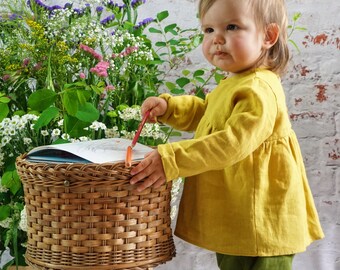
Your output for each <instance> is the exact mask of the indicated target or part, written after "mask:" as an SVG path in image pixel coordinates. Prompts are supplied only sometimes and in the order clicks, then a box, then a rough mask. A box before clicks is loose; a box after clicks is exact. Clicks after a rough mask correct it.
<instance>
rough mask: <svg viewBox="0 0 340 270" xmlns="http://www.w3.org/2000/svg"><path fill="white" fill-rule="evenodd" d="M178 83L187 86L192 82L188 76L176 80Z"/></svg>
mask: <svg viewBox="0 0 340 270" xmlns="http://www.w3.org/2000/svg"><path fill="white" fill-rule="evenodd" d="M176 83H177V84H178V85H179V86H180V87H181V88H182V87H184V86H186V85H187V84H188V83H190V80H189V79H188V78H185V77H181V78H179V79H177V80H176Z"/></svg>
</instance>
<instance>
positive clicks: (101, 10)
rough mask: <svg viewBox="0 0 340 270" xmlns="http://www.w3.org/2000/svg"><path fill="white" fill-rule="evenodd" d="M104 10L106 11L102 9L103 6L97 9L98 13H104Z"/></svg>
mask: <svg viewBox="0 0 340 270" xmlns="http://www.w3.org/2000/svg"><path fill="white" fill-rule="evenodd" d="M103 10H104V8H103V7H101V6H99V7H97V8H96V11H97V13H102V12H103Z"/></svg>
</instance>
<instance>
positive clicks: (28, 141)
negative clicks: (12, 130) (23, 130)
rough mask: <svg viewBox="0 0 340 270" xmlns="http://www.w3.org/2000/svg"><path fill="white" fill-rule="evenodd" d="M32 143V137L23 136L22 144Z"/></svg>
mask: <svg viewBox="0 0 340 270" xmlns="http://www.w3.org/2000/svg"><path fill="white" fill-rule="evenodd" d="M31 143H32V139H31V138H24V144H25V145H30V144H31Z"/></svg>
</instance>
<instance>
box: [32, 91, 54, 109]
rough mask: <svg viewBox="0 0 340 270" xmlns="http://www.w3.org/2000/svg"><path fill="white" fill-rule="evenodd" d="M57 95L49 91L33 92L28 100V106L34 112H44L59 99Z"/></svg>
mask: <svg viewBox="0 0 340 270" xmlns="http://www.w3.org/2000/svg"><path fill="white" fill-rule="evenodd" d="M57 96H58V95H57V93H56V92H54V91H53V90H49V89H40V90H37V91H35V92H33V93H32V94H31V95H30V97H29V98H28V106H29V107H30V108H31V109H32V110H36V111H39V112H41V111H43V110H45V109H46V108H48V107H50V106H51V105H52V104H53V103H54V102H55V101H56V99H57Z"/></svg>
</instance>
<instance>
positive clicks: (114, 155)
mask: <svg viewBox="0 0 340 270" xmlns="http://www.w3.org/2000/svg"><path fill="white" fill-rule="evenodd" d="M131 142H132V141H131V140H127V139H122V138H110V139H99V140H93V141H85V142H75V143H65V144H52V145H46V146H39V147H36V148H34V149H32V150H31V151H30V152H29V153H28V154H27V159H29V160H30V161H36V162H44V161H45V162H57V163H62V162H83V163H88V162H92V163H106V162H119V161H125V155H126V149H127V147H128V146H129V145H131ZM152 150H153V149H152V148H151V147H148V146H145V145H142V144H140V143H137V144H136V145H135V147H134V148H133V155H132V159H133V160H141V159H143V157H144V155H145V154H146V153H148V152H151V151H152Z"/></svg>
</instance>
